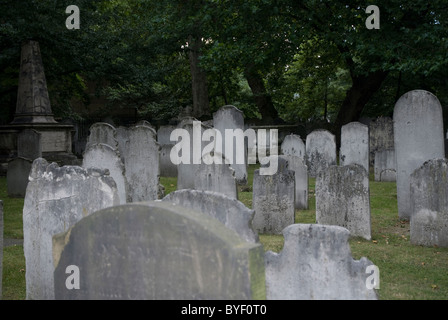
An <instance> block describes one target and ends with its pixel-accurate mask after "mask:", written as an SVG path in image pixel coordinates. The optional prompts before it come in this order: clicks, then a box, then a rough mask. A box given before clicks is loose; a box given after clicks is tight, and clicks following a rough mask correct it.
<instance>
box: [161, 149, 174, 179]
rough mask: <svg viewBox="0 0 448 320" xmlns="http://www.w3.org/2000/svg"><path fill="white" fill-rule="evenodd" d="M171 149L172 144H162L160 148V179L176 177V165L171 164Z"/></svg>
mask: <svg viewBox="0 0 448 320" xmlns="http://www.w3.org/2000/svg"><path fill="white" fill-rule="evenodd" d="M172 149H173V145H172V144H162V145H161V146H160V157H159V166H160V176H161V177H177V175H178V172H177V165H175V164H173V162H172V161H171V158H170V154H171V150H172Z"/></svg>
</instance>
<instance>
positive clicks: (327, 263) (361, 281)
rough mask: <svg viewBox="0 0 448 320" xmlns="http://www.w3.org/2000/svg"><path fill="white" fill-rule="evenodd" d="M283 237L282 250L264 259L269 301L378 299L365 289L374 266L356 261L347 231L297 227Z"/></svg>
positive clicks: (288, 229) (364, 259) (309, 225)
mask: <svg viewBox="0 0 448 320" xmlns="http://www.w3.org/2000/svg"><path fill="white" fill-rule="evenodd" d="M283 236H284V239H285V242H284V247H283V250H282V251H281V252H280V253H274V252H272V251H268V252H266V256H265V261H266V298H267V299H268V300H376V299H378V296H377V294H376V292H375V290H374V289H368V288H367V286H366V283H367V282H368V281H369V280H370V279H368V276H369V273H368V272H366V271H367V268H368V267H369V266H373V263H372V262H371V261H369V260H368V259H367V258H364V257H363V258H361V259H360V260H353V258H352V255H351V252H350V245H349V242H348V239H349V236H350V232H349V231H348V230H347V229H345V228H342V227H338V226H325V225H317V224H294V225H291V226H289V227H287V228H285V230H283ZM378 276H379V275H378Z"/></svg>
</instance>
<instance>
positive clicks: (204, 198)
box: [163, 189, 259, 243]
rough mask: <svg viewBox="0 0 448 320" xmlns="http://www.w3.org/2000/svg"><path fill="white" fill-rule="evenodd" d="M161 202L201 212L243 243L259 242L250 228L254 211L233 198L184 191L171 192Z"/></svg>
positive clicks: (216, 193)
mask: <svg viewBox="0 0 448 320" xmlns="http://www.w3.org/2000/svg"><path fill="white" fill-rule="evenodd" d="M163 201H167V202H170V203H175V204H177V205H180V206H184V207H187V208H190V209H192V210H195V211H200V212H203V213H205V214H207V215H209V216H211V217H213V218H215V219H217V220H218V221H220V222H222V223H223V224H224V225H225V226H226V227H227V228H229V229H231V230H233V231H235V232H236V233H237V234H238V235H239V236H240V237H241V238H242V239H244V240H245V241H248V242H254V243H255V242H258V241H259V240H258V234H257V233H256V232H254V230H253V228H252V219H253V218H254V213H255V212H254V210H252V209H249V208H247V207H246V206H245V205H244V204H243V203H242V202H240V201H238V200H237V199H235V198H230V197H228V196H226V195H225V194H222V193H218V192H212V191H203V190H191V189H184V190H178V191H174V192H171V193H170V194H168V195H167V196H166V197H165V198H163Z"/></svg>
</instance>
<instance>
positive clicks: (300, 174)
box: [280, 155, 308, 210]
mask: <svg viewBox="0 0 448 320" xmlns="http://www.w3.org/2000/svg"><path fill="white" fill-rule="evenodd" d="M280 158H284V159H286V161H288V169H289V170H292V171H294V178H295V190H296V191H295V192H296V194H295V208H296V209H301V210H307V209H308V166H307V165H306V164H305V160H304V159H303V158H301V157H297V156H293V155H287V156H285V155H283V156H280Z"/></svg>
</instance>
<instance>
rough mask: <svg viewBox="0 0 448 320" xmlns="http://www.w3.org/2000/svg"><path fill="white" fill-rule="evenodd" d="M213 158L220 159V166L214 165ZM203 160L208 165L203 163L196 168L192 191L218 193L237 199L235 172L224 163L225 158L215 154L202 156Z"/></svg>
mask: <svg viewBox="0 0 448 320" xmlns="http://www.w3.org/2000/svg"><path fill="white" fill-rule="evenodd" d="M214 157H221V160H220V161H221V164H219V163H215V162H214V161H213V158H214ZM207 159H208V160H207ZM203 160H204V161H209V162H208V163H210V164H208V163H207V162H203V163H201V164H200V165H198V166H197V169H196V172H195V179H194V189H196V190H207V191H214V192H219V193H222V194H225V195H226V196H228V197H230V198H234V199H238V189H237V183H236V179H235V171H234V170H233V168H232V167H231V166H230V165H229V164H226V163H225V158H224V157H223V156H220V155H219V154H218V153H215V154H214V155H213V156H211V155H210V154H209V155H204V157H203Z"/></svg>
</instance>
